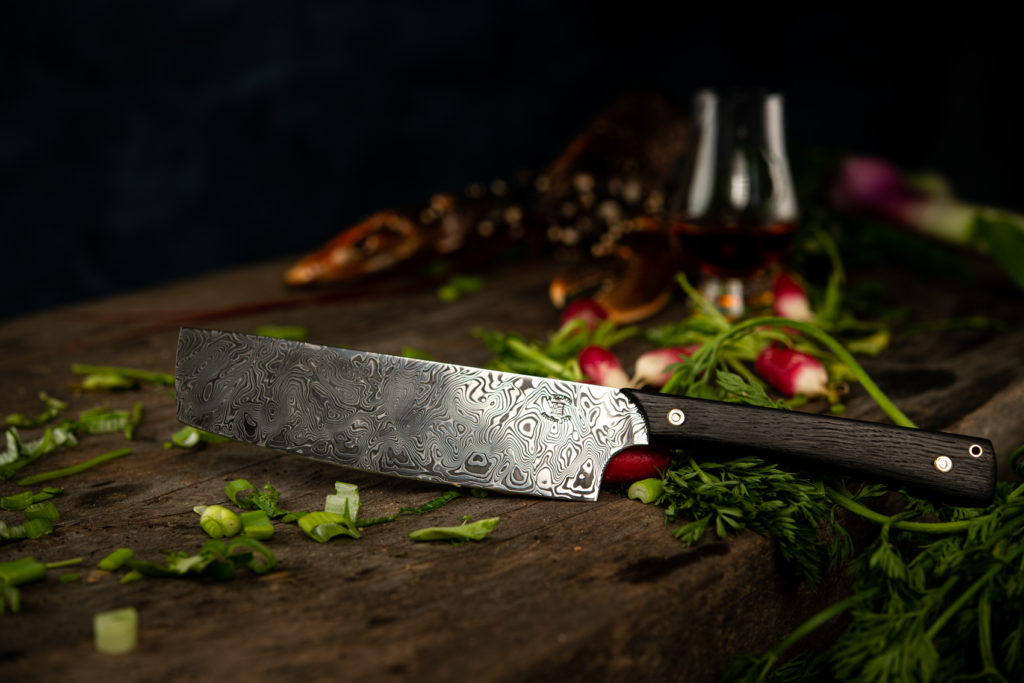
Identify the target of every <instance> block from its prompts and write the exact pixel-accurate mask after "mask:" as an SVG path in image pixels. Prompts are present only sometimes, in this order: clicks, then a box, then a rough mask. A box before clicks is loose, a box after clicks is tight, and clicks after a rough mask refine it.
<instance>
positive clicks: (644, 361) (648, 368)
mask: <svg viewBox="0 0 1024 683" xmlns="http://www.w3.org/2000/svg"><path fill="white" fill-rule="evenodd" d="M700 347H701V345H700V344H690V345H689V346H670V347H667V348H663V349H654V350H653V351H648V352H646V353H644V354H641V355H640V357H639V358H637V359H636V365H635V366H634V367H633V381H632V386H634V387H639V386H644V385H646V386H651V387H661V386H664V385H665V382H667V381H668V380H669V378H670V377H672V372H671V371H670V370H668V368H669V367H671V366H673V365H675V364H676V363H680V362H682V361H684V360H686V359H687V358H689V357H690V356H692V355H693V354H694V353H695V352H696V351H697V349H699V348H700Z"/></svg>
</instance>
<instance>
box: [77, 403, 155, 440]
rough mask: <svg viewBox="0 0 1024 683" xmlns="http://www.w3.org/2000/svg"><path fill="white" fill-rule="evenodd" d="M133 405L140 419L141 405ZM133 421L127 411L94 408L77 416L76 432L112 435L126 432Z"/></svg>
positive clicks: (131, 415)
mask: <svg viewBox="0 0 1024 683" xmlns="http://www.w3.org/2000/svg"><path fill="white" fill-rule="evenodd" d="M135 405H136V410H137V411H139V416H140V417H141V411H142V404H140V403H136V404H135ZM133 419H134V416H133V413H131V412H129V411H127V410H112V409H110V408H108V407H106V406H96V407H95V408H90V409H89V410H86V411H84V412H82V413H81V414H80V415H79V416H78V431H79V432H80V433H82V434H113V433H114V432H122V431H126V430H128V429H129V428H130V427H131V425H132V421H133Z"/></svg>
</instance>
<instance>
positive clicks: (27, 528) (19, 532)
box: [0, 517, 53, 541]
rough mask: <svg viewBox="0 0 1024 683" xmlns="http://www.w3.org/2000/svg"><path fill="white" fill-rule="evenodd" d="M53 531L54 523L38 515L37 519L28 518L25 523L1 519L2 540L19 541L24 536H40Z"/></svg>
mask: <svg viewBox="0 0 1024 683" xmlns="http://www.w3.org/2000/svg"><path fill="white" fill-rule="evenodd" d="M52 533H53V525H52V524H50V520H48V519H42V518H38V517H37V518H35V519H26V520H25V523H24V524H11V525H8V524H7V523H6V522H4V521H3V520H0V540H4V541H18V540H21V539H23V538H29V539H32V538H39V537H40V536H44V535H46V534H52Z"/></svg>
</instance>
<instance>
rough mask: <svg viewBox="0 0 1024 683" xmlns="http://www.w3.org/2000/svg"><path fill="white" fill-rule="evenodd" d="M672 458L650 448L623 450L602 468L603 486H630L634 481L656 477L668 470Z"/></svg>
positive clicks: (633, 447) (637, 447) (641, 447)
mask: <svg viewBox="0 0 1024 683" xmlns="http://www.w3.org/2000/svg"><path fill="white" fill-rule="evenodd" d="M670 462H672V458H670V457H669V456H668V454H667V453H665V452H664V451H661V450H658V449H656V448H651V447H650V446H630V447H629V448H624V449H622V450H621V451H619V452H618V453H616V454H615V455H614V456H612V459H611V460H609V461H608V466H607V467H605V468H604V479H602V480H601V481H602V483H604V484H632V483H633V482H634V481H640V480H641V479H647V478H648V477H658V476H661V473H662V472H664V471H665V470H666V469H668V466H669V463H670Z"/></svg>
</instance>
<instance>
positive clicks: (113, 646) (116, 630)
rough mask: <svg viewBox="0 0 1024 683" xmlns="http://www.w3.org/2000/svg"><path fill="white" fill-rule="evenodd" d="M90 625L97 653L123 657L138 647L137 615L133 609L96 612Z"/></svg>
mask: <svg viewBox="0 0 1024 683" xmlns="http://www.w3.org/2000/svg"><path fill="white" fill-rule="evenodd" d="M92 625H93V638H94V643H95V646H96V651H97V652H102V653H103V654H106V655H123V654H126V653H128V652H131V651H132V650H134V649H135V647H136V646H137V645H138V640H139V613H138V612H137V611H136V610H135V608H134V607H122V608H120V609H115V610H109V611H106V612H97V613H96V614H95V615H93V620H92Z"/></svg>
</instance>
